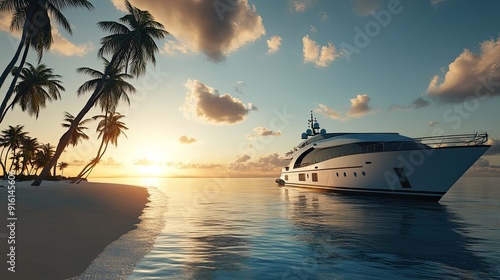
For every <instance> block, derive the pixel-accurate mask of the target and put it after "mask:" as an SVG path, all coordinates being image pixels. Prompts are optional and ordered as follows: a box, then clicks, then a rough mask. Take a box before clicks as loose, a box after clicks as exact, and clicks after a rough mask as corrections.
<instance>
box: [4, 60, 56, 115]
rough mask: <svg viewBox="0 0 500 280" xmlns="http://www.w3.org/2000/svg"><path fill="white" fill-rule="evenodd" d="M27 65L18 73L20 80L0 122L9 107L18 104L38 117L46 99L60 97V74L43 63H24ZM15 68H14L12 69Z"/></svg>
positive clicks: (50, 99)
mask: <svg viewBox="0 0 500 280" xmlns="http://www.w3.org/2000/svg"><path fill="white" fill-rule="evenodd" d="M26 64H27V66H28V67H25V68H23V70H22V71H21V74H20V76H19V77H20V78H21V81H20V82H19V83H18V84H17V85H16V87H15V88H14V93H15V96H14V100H13V101H12V102H11V103H10V105H9V106H8V107H7V109H6V110H5V112H3V115H2V116H1V117H0V122H2V120H3V119H4V117H5V115H6V114H7V111H8V109H9V108H14V106H15V105H19V106H20V107H21V110H23V112H24V111H28V114H29V115H31V116H35V117H36V118H38V114H39V113H40V108H45V106H46V103H47V101H52V100H57V99H59V98H61V92H60V91H61V90H62V91H64V87H63V86H62V85H61V81H60V80H58V78H61V76H60V75H55V74H53V72H52V69H51V68H47V66H45V65H44V64H40V65H38V66H37V67H34V66H33V65H32V64H30V63H26ZM16 70H17V69H16V68H14V70H13V71H16Z"/></svg>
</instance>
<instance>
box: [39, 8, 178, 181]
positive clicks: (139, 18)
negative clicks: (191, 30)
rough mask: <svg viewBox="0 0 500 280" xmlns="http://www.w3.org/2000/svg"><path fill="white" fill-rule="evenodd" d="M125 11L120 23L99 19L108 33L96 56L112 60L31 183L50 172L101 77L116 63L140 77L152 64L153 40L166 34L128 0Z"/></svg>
mask: <svg viewBox="0 0 500 280" xmlns="http://www.w3.org/2000/svg"><path fill="white" fill-rule="evenodd" d="M125 5H126V7H127V11H128V14H126V15H125V16H123V17H121V18H120V22H113V21H101V22H99V23H98V25H99V27H100V28H101V29H103V30H105V31H109V32H112V34H111V35H108V36H106V37H104V38H102V39H101V44H102V46H101V48H100V49H99V52H98V54H99V56H101V57H102V56H104V55H106V54H111V55H112V59H111V61H110V63H109V65H108V66H107V67H106V70H105V71H104V76H103V78H102V79H101V80H100V81H99V84H98V85H97V86H96V88H95V90H94V92H93V93H92V95H91V96H90V98H89V100H88V101H87V103H86V104H85V106H84V107H83V109H82V110H81V111H80V113H78V115H77V116H76V117H75V121H76V123H73V125H72V126H71V127H70V128H69V129H68V131H67V132H66V133H65V134H64V135H63V136H62V137H61V139H60V141H59V144H58V146H57V149H56V153H55V155H54V158H53V159H52V160H51V161H50V163H49V164H47V166H45V167H44V169H43V170H42V172H41V173H40V176H38V177H37V178H36V180H35V181H34V182H33V184H32V185H33V186H39V185H40V184H41V183H42V180H43V179H44V178H45V176H47V175H48V174H49V172H50V168H52V166H54V164H55V163H56V162H57V159H58V158H59V156H60V155H61V154H62V152H63V151H64V148H65V147H66V146H67V143H68V142H69V139H70V136H71V134H72V132H73V130H74V129H75V128H76V125H77V123H78V122H79V121H80V120H82V119H83V117H84V116H85V115H86V114H87V113H88V111H89V110H90V109H92V107H93V106H94V104H95V103H96V102H97V100H98V99H99V98H100V97H101V95H102V88H103V86H104V83H105V77H107V76H108V75H109V73H110V72H111V70H112V69H113V68H115V67H117V66H120V65H125V69H126V72H127V71H128V69H129V68H130V72H131V74H132V75H134V76H135V77H140V76H142V75H143V74H144V73H145V72H146V65H147V63H148V62H152V63H153V64H155V63H156V59H155V54H156V52H158V46H157V45H156V42H155V39H163V38H165V37H166V36H167V35H168V32H167V31H165V30H164V27H163V25H162V24H161V23H159V22H157V21H155V20H154V18H153V16H152V15H151V14H150V13H149V12H148V11H142V10H140V9H137V8H136V7H134V6H132V5H131V4H130V2H128V0H126V1H125Z"/></svg>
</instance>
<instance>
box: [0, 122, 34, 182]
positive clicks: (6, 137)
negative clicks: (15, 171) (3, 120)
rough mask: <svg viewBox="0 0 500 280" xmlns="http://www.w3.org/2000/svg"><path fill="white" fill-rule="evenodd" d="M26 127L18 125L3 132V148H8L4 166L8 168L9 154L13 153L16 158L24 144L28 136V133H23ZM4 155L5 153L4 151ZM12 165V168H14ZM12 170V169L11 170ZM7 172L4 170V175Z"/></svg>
mask: <svg viewBox="0 0 500 280" xmlns="http://www.w3.org/2000/svg"><path fill="white" fill-rule="evenodd" d="M23 129H24V126H22V125H16V126H15V127H14V126H11V125H9V128H7V129H4V130H2V131H1V138H2V139H3V140H2V146H3V147H4V148H7V152H6V153H5V159H4V161H3V166H4V167H5V168H7V160H8V156H9V152H12V157H15V156H16V150H17V149H18V148H20V147H21V145H22V142H23V140H24V138H25V137H26V135H27V134H28V133H27V132H24V131H23ZM2 153H3V151H2ZM12 165H13V164H12V163H11V165H10V167H11V168H12ZM9 170H10V169H9ZM5 172H6V170H4V175H5V174H6V173H5Z"/></svg>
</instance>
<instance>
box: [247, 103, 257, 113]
mask: <svg viewBox="0 0 500 280" xmlns="http://www.w3.org/2000/svg"><path fill="white" fill-rule="evenodd" d="M248 110H249V111H259V108H257V106H255V104H253V103H248Z"/></svg>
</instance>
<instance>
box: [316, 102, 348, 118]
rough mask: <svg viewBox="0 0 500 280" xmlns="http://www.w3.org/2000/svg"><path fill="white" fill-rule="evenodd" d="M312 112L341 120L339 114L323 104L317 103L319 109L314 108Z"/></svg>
mask: <svg viewBox="0 0 500 280" xmlns="http://www.w3.org/2000/svg"><path fill="white" fill-rule="evenodd" d="M314 111H315V112H316V113H319V114H322V115H323V116H325V117H327V118H330V119H334V120H338V119H340V118H342V116H341V114H340V112H338V111H335V110H333V109H332V108H330V107H328V106H326V105H325V104H321V103H319V108H316V109H315V110H314Z"/></svg>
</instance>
